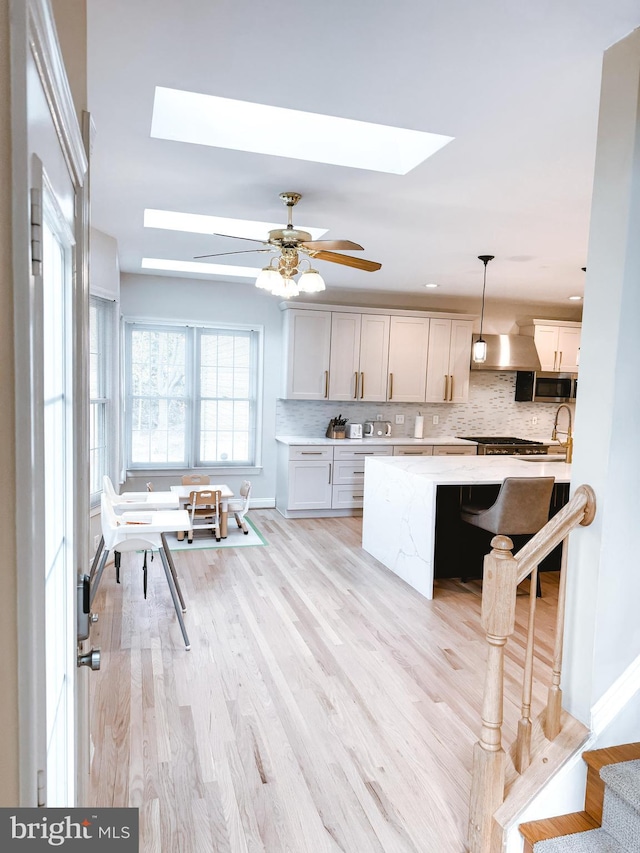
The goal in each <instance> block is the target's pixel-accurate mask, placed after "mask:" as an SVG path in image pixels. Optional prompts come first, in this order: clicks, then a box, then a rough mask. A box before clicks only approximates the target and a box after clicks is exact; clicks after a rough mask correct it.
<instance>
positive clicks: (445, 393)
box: [442, 373, 449, 401]
mask: <svg viewBox="0 0 640 853" xmlns="http://www.w3.org/2000/svg"><path fill="white" fill-rule="evenodd" d="M448 393H449V377H448V376H447V374H446V373H445V375H444V395H443V397H442V399H443V400H445V401H446V400H447V396H448Z"/></svg>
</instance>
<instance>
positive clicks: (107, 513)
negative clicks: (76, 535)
mask: <svg viewBox="0 0 640 853" xmlns="http://www.w3.org/2000/svg"><path fill="white" fill-rule="evenodd" d="M100 509H101V522H102V538H103V548H102V552H101V554H100V557H99V559H98V553H96V557H95V558H94V563H93V566H92V568H91V575H90V578H91V594H90V604H91V603H93V599H94V598H95V595H96V593H97V592H98V587H99V585H100V580H101V578H102V573H103V571H104V567H105V564H106V562H107V557H108V556H109V552H110V551H113V552H114V554H119V553H121V552H123V551H145V563H144V566H143V570H144V573H145V580H144V588H145V595H146V572H147V568H146V551H158V553H159V554H160V559H161V561H162V566H163V568H164V573H165V576H166V578H167V584H168V586H169V592H170V593H171V598H172V599H173V606H174V607H175V610H176V615H177V617H178V623H179V625H180V630H181V632H182V637H183V639H184V644H185V648H186V649H187V650H189V649H190V648H191V643H190V641H189V636H188V634H187V629H186V628H185V624H184V619H183V618H182V613H183V612H184V611H186V606H185V603H184V598H183V596H182V591H181V589H180V584H179V583H178V577H177V575H176V572H175V566H174V565H173V559H172V558H171V552H170V551H169V549H168V548H167V547H166V539H165V536H164V531H165V530H172V529H178V528H180V529H181V528H182V527H183V526H184V523H185V518H186V516H187V513H186V512H185V511H184V510H182V511H180V510H176V511H175V512H174V511H169V512H152V513H148V514H144V513H140V512H137V513H135V512H134V513H131V514H126V515H124V516H118V515H116V513H115V511H114V509H113V505H112V503H111V501H110V500H109V498H108V496H107V495H106V494H104V493H103V494H102V496H101V503H100ZM170 516H175V523H173V524H172V522H171V520H170V518H169V517H170ZM178 516H179V518H178ZM147 517H148V518H149V519H150V521H149V522H147V521H146V518H147ZM143 519H144V520H143Z"/></svg>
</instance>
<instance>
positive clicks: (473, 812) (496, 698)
mask: <svg viewBox="0 0 640 853" xmlns="http://www.w3.org/2000/svg"><path fill="white" fill-rule="evenodd" d="M595 509H596V501H595V494H594V492H593V489H592V488H591V487H590V486H587V485H582V486H579V487H578V488H577V489H576V491H575V493H574V495H573V496H572V498H571V499H570V500H569V502H568V503H567V504H566V505H565V506H564V507H563V508H562V509H561V510H560V512H558V513H557V514H556V515H555V516H554V517H553V518H552V519H550V521H548V522H547V524H546V525H545V526H544V527H543V528H542V530H540V531H539V532H538V533H536V534H535V536H534V537H533V538H532V539H530V540H529V542H527V544H526V545H525V546H524V547H523V548H521V549H520V551H519V552H518V554H517V555H515V556H514V555H513V553H512V550H513V542H512V541H511V539H509V537H508V536H501V535H498V536H494V538H493V539H492V540H491V547H492V551H491V553H489V554H487V555H486V556H485V558H484V572H483V583H482V627H483V628H484V630H485V632H486V636H487V643H488V646H489V648H488V653H487V669H486V675H485V684H484V698H483V703H482V727H481V732H480V740H479V741H478V742H477V743H476V744H475V746H474V750H473V771H472V779H471V802H470V808H469V831H468V841H469V851H470V853H499V851H500V850H501V845H500V846H497V845H496V843H495V840H494V841H493V843H492V832H493V828H492V822H493V814H494V812H495V811H496V809H497V808H498V807H499V806H500V805H502V803H503V801H504V789H505V762H506V754H505V751H504V749H503V747H502V713H503V692H504V685H503V681H504V651H505V645H506V643H507V639H508V638H509V637H510V636H511V634H513V632H514V630H515V609H516V592H517V587H518V584H520V583H521V582H522V581H523V580H525V578H527V577H528V576H529V575H531V596H530V599H531V601H530V610H529V626H528V633H527V645H526V653H525V664H524V681H523V698H522V718H521V719H520V721H519V723H518V739H517V744H516V751H515V756H516V758H515V763H516V769H517V770H518V772H519V773H523V772H524V771H525V770H526V768H527V767H528V765H529V762H530V760H531V756H530V744H531V691H532V673H533V644H534V633H533V628H534V619H535V606H536V596H535V590H536V580H537V572H538V565H539V563H540V562H541V561H542V560H543V559H544V558H545V557H546V556H547V555H548V554H549V553H551V551H552V550H553V549H554V548H555V547H556V546H557V545H559V544H560V543H561V542H562V543H563V551H562V563H561V574H560V587H559V592H558V610H557V617H556V632H555V646H554V656H553V670H552V678H551V684H550V686H549V696H548V700H547V709H546V724H545V736H546V737H547V739H549V740H553V739H554V738H555V737H556V735H557V734H558V732H559V731H560V715H561V709H562V691H561V690H560V676H561V672H562V638H563V631H564V605H565V593H566V575H567V572H566V562H567V541H566V540H567V537H568V536H569V534H570V533H571V531H572V530H574V529H575V528H577V527H578V526H583V527H585V526H587V525H589V524H591V522H592V521H593V518H594V516H595ZM494 838H495V836H494Z"/></svg>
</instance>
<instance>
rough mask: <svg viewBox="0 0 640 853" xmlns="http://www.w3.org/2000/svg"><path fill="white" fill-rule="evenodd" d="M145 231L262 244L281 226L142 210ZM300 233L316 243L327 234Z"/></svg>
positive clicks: (303, 227) (304, 228)
mask: <svg viewBox="0 0 640 853" xmlns="http://www.w3.org/2000/svg"><path fill="white" fill-rule="evenodd" d="M144 227H145V228H165V229H166V230H168V231H189V232H191V233H192V234H228V235H229V236H231V237H246V238H248V239H249V240H266V238H267V236H268V233H269V231H273V230H274V229H275V228H282V227H283V223H282V222H260V221H259V220H253V219H229V218H227V217H225V216H207V215H205V214H202V213H180V212H179V211H177V210H155V209H153V208H145V211H144ZM296 228H300V229H301V230H302V231H308V232H309V234H311V239H312V240H319V239H320V237H322V235H323V234H326V233H327V230H328V229H327V228H309V227H308V226H307V225H298V223H296Z"/></svg>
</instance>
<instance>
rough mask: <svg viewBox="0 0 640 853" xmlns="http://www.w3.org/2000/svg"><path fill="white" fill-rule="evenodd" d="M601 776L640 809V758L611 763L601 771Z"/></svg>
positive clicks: (610, 786)
mask: <svg viewBox="0 0 640 853" xmlns="http://www.w3.org/2000/svg"><path fill="white" fill-rule="evenodd" d="M600 778H601V779H602V780H603V781H604V783H605V785H607V787H608V788H611V790H612V791H615V793H616V794H617V795H618V796H619V797H621V798H622V799H623V800H625V801H626V802H627V803H629V805H630V806H632V807H633V808H634V809H636V810H640V759H634V760H632V761H621V762H618V763H617V764H609V765H607V766H606V767H603V768H602V770H601V771H600Z"/></svg>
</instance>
